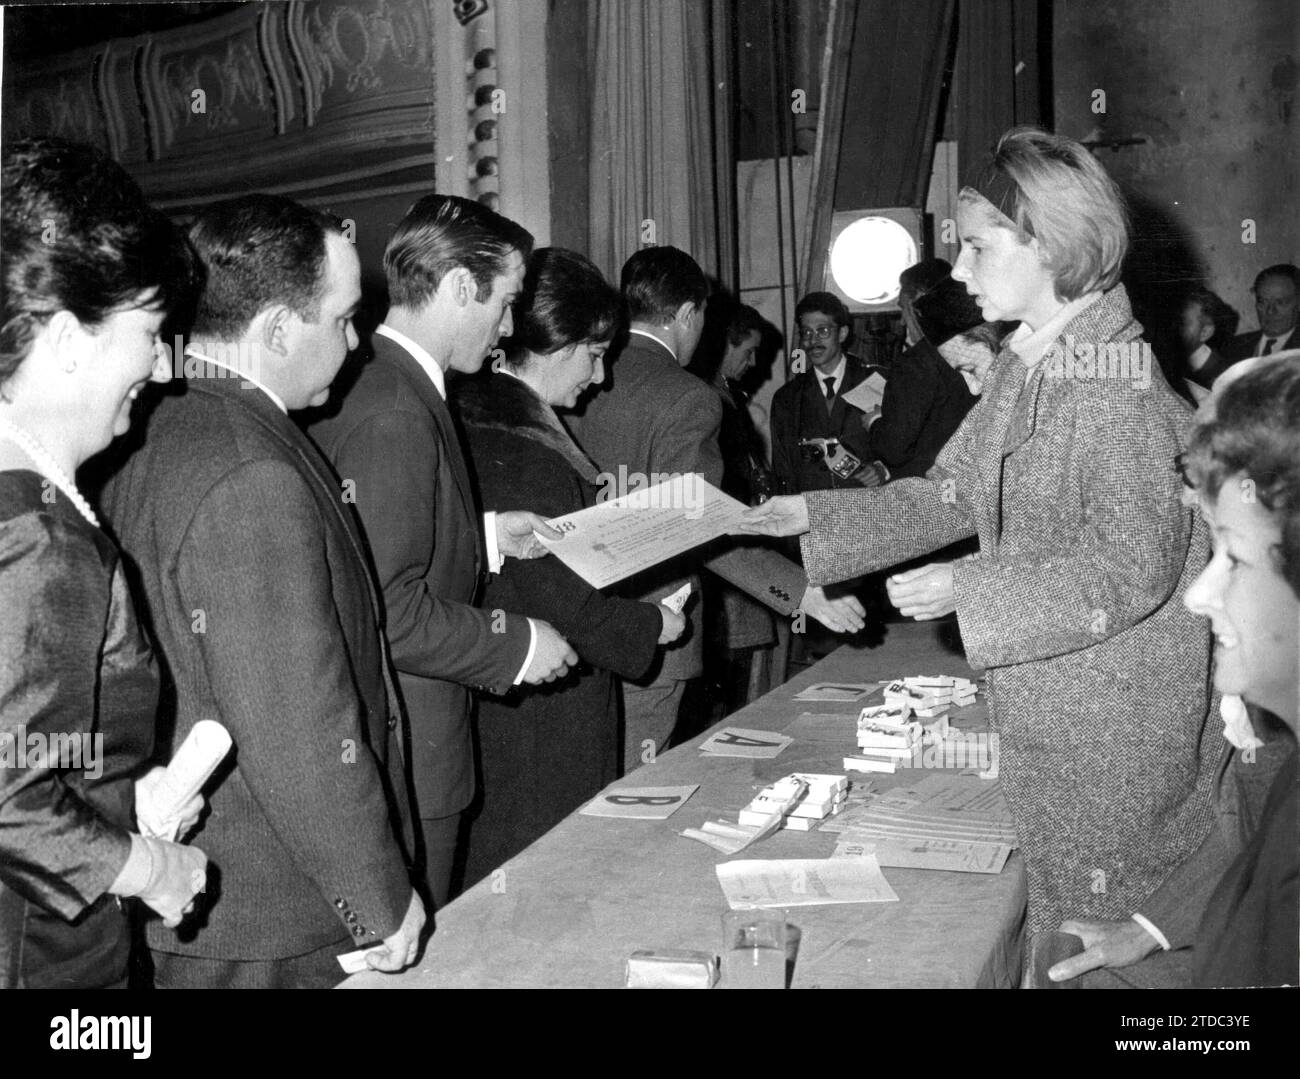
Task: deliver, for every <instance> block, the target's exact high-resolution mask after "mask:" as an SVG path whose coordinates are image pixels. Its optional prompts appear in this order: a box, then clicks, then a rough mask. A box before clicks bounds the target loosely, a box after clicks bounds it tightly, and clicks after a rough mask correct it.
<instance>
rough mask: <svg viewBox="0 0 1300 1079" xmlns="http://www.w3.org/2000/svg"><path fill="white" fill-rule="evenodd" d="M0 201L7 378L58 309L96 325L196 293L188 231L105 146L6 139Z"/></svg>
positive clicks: (178, 305) (1, 350)
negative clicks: (162, 209) (150, 198)
mask: <svg viewBox="0 0 1300 1079" xmlns="http://www.w3.org/2000/svg"><path fill="white" fill-rule="evenodd" d="M0 201H2V202H3V223H2V224H0V278H2V279H3V282H4V285H3V287H4V296H3V313H2V314H0V384H3V383H4V382H5V381H7V380H8V379H9V378H10V377H11V376H12V375H13V374H14V372H15V371H17V370H18V368H19V366H20V365H21V364H22V362H23V360H25V359H26V358H27V354H28V352H29V351H30V349H31V345H32V340H33V338H34V337H35V336H36V334H37V332H38V330H39V329H40V327H41V326H43V325H44V324H45V322H46V321H48V320H49V318H50V317H51V316H52V315H54V314H55V313H56V312H58V311H69V312H71V313H72V314H73V315H75V316H76V317H77V318H78V319H79V320H80V321H81V322H83V323H85V324H86V325H87V326H91V327H93V326H98V325H99V324H100V323H102V322H103V321H104V319H105V318H107V317H108V316H109V315H111V314H113V313H114V312H115V311H120V310H124V309H129V308H134V307H140V306H143V307H145V308H147V309H149V310H155V311H164V312H166V313H167V314H169V315H170V314H173V313H178V312H184V311H185V310H186V309H187V308H188V306H189V305H190V303H191V302H192V301H193V298H194V295H195V293H196V292H197V291H198V288H199V285H200V281H201V269H200V267H199V263H198V260H197V259H196V258H195V257H194V252H193V250H192V249H191V248H190V246H189V244H188V243H187V242H186V240H185V237H184V235H183V234H182V233H181V231H180V230H179V229H178V228H176V226H175V225H173V224H172V223H171V221H169V220H168V219H167V218H166V217H165V216H164V215H163V214H161V213H159V212H158V211H157V210H155V209H154V208H153V207H152V206H150V205H149V203H148V202H147V201H146V199H145V196H144V193H143V192H142V191H141V190H140V188H139V186H138V185H137V184H136V182H135V181H134V180H132V179H131V177H130V176H129V175H127V173H126V171H125V170H124V169H123V168H122V167H121V166H120V165H118V164H117V163H116V162H114V161H113V160H111V159H110V158H109V157H107V156H106V155H105V154H103V153H102V152H100V151H99V150H96V149H94V148H92V147H90V146H84V145H82V144H80V143H73V142H65V141H63V140H61V139H47V138H39V139H23V140H20V141H16V142H14V143H13V144H12V145H9V146H6V147H5V150H4V164H3V180H2V181H0Z"/></svg>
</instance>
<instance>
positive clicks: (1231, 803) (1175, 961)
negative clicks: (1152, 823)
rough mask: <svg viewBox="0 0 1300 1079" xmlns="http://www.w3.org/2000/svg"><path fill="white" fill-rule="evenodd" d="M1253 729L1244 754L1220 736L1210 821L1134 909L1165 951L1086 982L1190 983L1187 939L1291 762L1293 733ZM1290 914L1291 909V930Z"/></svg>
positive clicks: (1191, 952)
mask: <svg viewBox="0 0 1300 1079" xmlns="http://www.w3.org/2000/svg"><path fill="white" fill-rule="evenodd" d="M1255 731H1256V734H1258V735H1259V736H1260V737H1261V738H1262V740H1263V741H1264V745H1263V746H1261V747H1259V748H1258V749H1256V750H1255V751H1254V752H1251V753H1248V754H1246V753H1242V751H1241V750H1237V749H1232V747H1231V746H1230V744H1229V743H1227V742H1226V741H1225V742H1224V745H1223V751H1224V756H1223V761H1222V763H1221V764H1220V766H1219V772H1218V775H1217V776H1216V781H1215V788H1214V810H1215V826H1214V827H1213V828H1211V829H1210V832H1209V835H1207V836H1206V838H1205V841H1204V842H1203V843H1202V844H1201V845H1200V847H1199V848H1197V850H1196V851H1195V852H1194V853H1193V854H1192V855H1191V857H1189V858H1188V859H1187V860H1186V861H1184V862H1183V864H1182V865H1180V866H1178V867H1177V868H1176V869H1174V871H1173V872H1172V873H1170V874H1169V876H1168V877H1167V878H1166V879H1165V881H1164V883H1163V884H1161V885H1160V888H1159V889H1158V890H1157V891H1156V892H1155V894H1153V895H1152V896H1151V897H1150V898H1149V899H1147V900H1146V902H1144V903H1142V904H1141V905H1140V906H1139V907H1138V908H1137V911H1138V913H1139V914H1143V915H1145V916H1146V917H1147V918H1149V919H1150V920H1151V922H1152V924H1153V925H1155V926H1156V928H1157V929H1159V930H1160V931H1161V932H1162V933H1163V934H1164V935H1165V939H1166V940H1168V941H1169V945H1170V949H1171V950H1170V951H1167V952H1166V951H1156V952H1153V953H1152V954H1151V955H1150V956H1148V957H1147V958H1146V959H1143V960H1142V961H1140V962H1138V963H1133V964H1130V965H1129V966H1127V967H1116V968H1113V969H1102V970H1100V971H1096V972H1094V973H1093V974H1091V975H1088V976H1087V977H1086V979H1085V987H1086V988H1104V989H1108V988H1134V989H1177V988H1186V987H1189V986H1191V985H1192V984H1193V977H1194V975H1193V968H1194V965H1195V963H1196V960H1197V958H1198V957H1197V955H1196V951H1197V948H1194V947H1193V945H1194V944H1195V943H1196V938H1197V931H1198V928H1199V927H1200V924H1201V922H1202V919H1203V918H1205V917H1207V912H1208V911H1209V909H1210V904H1211V898H1212V896H1213V895H1214V893H1215V891H1216V889H1217V888H1218V887H1219V885H1220V883H1221V881H1222V880H1223V878H1224V874H1225V873H1226V872H1227V871H1228V869H1229V867H1230V866H1231V864H1232V862H1233V860H1234V859H1235V858H1236V857H1238V856H1239V855H1240V854H1241V853H1242V851H1243V850H1245V849H1246V848H1248V847H1249V846H1250V845H1251V843H1252V841H1253V840H1254V838H1255V836H1256V835H1257V834H1258V832H1259V830H1260V828H1261V827H1265V826H1266V825H1267V821H1266V818H1265V805H1266V803H1267V801H1268V798H1269V793H1270V791H1271V790H1272V788H1273V783H1274V781H1275V780H1276V778H1277V776H1278V774H1279V773H1280V772H1281V771H1282V770H1283V769H1284V768H1286V767H1287V766H1288V765H1289V766H1291V767H1294V764H1295V736H1294V735H1292V734H1291V732H1290V731H1287V730H1285V729H1278V730H1270V729H1267V728H1265V727H1263V726H1262V725H1261V724H1259V723H1258V722H1257V723H1256V727H1255ZM1295 915H1296V912H1295V911H1294V910H1293V911H1292V928H1293V930H1294V928H1295V922H1296V916H1295ZM1294 935H1295V934H1294V932H1293V933H1292V936H1293V937H1294Z"/></svg>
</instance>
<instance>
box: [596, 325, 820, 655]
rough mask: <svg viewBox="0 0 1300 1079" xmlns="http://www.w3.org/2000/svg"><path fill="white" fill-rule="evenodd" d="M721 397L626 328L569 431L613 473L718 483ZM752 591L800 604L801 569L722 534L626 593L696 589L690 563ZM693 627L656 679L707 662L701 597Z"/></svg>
mask: <svg viewBox="0 0 1300 1079" xmlns="http://www.w3.org/2000/svg"><path fill="white" fill-rule="evenodd" d="M721 425H722V401H721V399H720V398H719V397H718V394H717V391H716V390H714V389H713V388H712V387H711V386H709V385H708V384H707V383H705V382H704V381H702V380H701V379H699V378H697V377H696V376H695V375H693V374H691V373H690V372H689V371H685V370H683V369H682V367H681V366H680V365H679V364H678V363H677V361H676V359H674V358H673V355H672V353H671V352H669V351H668V349H666V348H665V347H664V346H663V345H661V344H659V343H658V342H657V341H653V340H651V339H649V338H647V337H642V336H640V335H638V334H633V335H632V336H631V338H630V339H629V341H628V343H627V346H626V347H625V348H624V349H623V351H622V352H621V353H620V354H619V356H618V358H617V359H616V360H615V361H614V362H613V363H612V364H611V365H610V375H609V378H608V380H607V385H606V386H605V387H603V388H602V390H601V391H600V392H599V393H597V394H596V395H595V397H593V398H592V399H591V401H590V402H588V404H587V407H586V411H585V412H584V414H583V415H582V416H581V417H580V418H579V419H578V420H576V422H575V423H574V434H575V437H576V438H577V440H578V443H579V444H580V445H581V446H582V448H583V449H584V450H585V451H586V452H587V454H588V456H590V457H591V459H592V460H593V461H595V463H596V464H597V465H598V466H599V467H600V468H601V469H602V472H603V474H604V476H605V478H606V479H607V480H609V481H611V482H615V481H616V480H617V477H618V476H619V475H620V470H621V474H623V475H634V474H639V475H641V476H645V477H650V478H653V476H654V474H656V473H661V474H663V473H687V472H699V473H702V474H703V475H704V478H705V479H706V480H708V482H709V483H711V484H712V485H713V486H714V487H721V485H722V473H723V464H722V454H721V451H720V450H719V447H718V431H719V428H720V427H721ZM701 564H702V565H703V566H704V568H705V569H708V570H709V571H711V572H712V573H715V574H717V575H718V576H719V577H721V578H722V579H723V580H725V581H727V582H728V583H730V584H733V585H735V586H736V587H737V588H739V589H740V590H741V591H743V592H745V593H747V594H748V595H750V596H753V597H754V598H755V599H757V600H759V601H760V602H762V603H764V604H765V605H766V606H768V607H770V608H771V609H772V610H774V611H776V612H777V613H778V614H780V615H782V616H789V615H790V614H792V613H793V612H794V611H795V609H796V608H797V607H798V605H799V602H800V600H801V599H802V598H803V594H804V592H805V591H806V590H807V587H808V578H807V577H806V576H805V575H804V572H803V570H801V569H800V568H799V567H798V566H797V565H795V564H794V563H793V562H791V561H790V560H789V559H788V558H786V557H785V556H784V555H780V554H778V553H777V552H775V551H773V550H771V549H769V548H767V547H765V546H764V545H762V544H755V543H747V542H739V543H738V542H736V541H734V540H724V541H721V542H720V543H719V544H711V545H709V546H708V547H706V548H705V549H704V552H703V554H702V553H701V552H700V551H688V552H687V553H686V554H685V555H683V556H682V557H680V558H676V559H672V560H670V561H668V562H665V563H663V564H662V565H660V566H656V567H655V568H654V569H652V570H648V571H646V573H644V574H639V575H638V576H637V577H636V579H635V582H634V584H633V585H632V586H631V587H630V589H629V591H627V592H626V593H625V594H629V595H633V596H634V597H635V598H637V599H646V600H654V601H658V600H660V599H663V597H664V596H667V595H668V594H669V593H671V592H674V591H676V590H677V589H678V588H680V587H681V586H682V585H683V584H685V583H686V582H687V581H691V582H692V585H693V593H696V592H698V591H699V578H698V576H696V571H697V567H699V566H700V565H701ZM687 611H688V613H689V615H690V622H691V624H690V631H689V634H686V635H684V638H683V639H682V640H679V641H678V642H677V643H676V644H675V645H670V646H669V647H667V648H666V649H664V651H663V652H662V656H663V662H662V667H661V668H660V669H659V670H655V669H654V668H652V674H653V675H654V676H655V677H658V678H662V679H686V678H694V677H695V676H696V675H698V674H700V673H701V671H702V670H703V669H704V664H703V635H704V633H703V630H704V626H703V621H702V604H700V603H694V604H692V605H691V606H690V607H688V608H687Z"/></svg>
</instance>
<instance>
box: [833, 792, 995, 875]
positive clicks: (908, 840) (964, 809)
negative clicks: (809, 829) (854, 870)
mask: <svg viewBox="0 0 1300 1079" xmlns="http://www.w3.org/2000/svg"><path fill="white" fill-rule="evenodd" d="M822 831H834V832H839V833H840V834H841V835H842V836H843V837H844V838H845V839H852V840H853V841H855V842H864V843H865V842H876V843H880V842H884V843H890V844H895V845H902V846H904V847H910V848H913V850H915V848H917V847H922V848H926V849H927V851H929V852H933V851H937V850H942V851H944V852H945V853H946V854H949V855H951V854H957V855H959V861H960V860H962V859H964V860H966V861H967V862H969V863H970V864H992V862H993V861H995V860H996V858H997V856H998V852H997V851H996V850H993V851H990V850H982V849H979V848H981V847H990V846H991V847H1006V848H1007V849H1008V851H1010V850H1014V849H1015V848H1016V847H1018V846H1019V845H1020V843H1019V840H1018V839H1017V838H1016V829H1015V825H1014V824H1013V823H1012V820H1011V811H1010V809H1009V808H1008V807H1007V804H1006V802H1005V800H1004V799H1003V797H1002V793H1001V791H1000V790H999V789H998V788H997V787H996V786H990V785H989V784H988V783H985V782H983V781H981V780H979V779H976V778H973V777H970V776H953V775H929V776H926V777H925V778H923V779H921V780H918V781H917V782H916V783H914V784H912V785H911V786H908V787H895V788H893V789H892V790H887V791H884V792H882V793H880V794H878V795H876V796H874V797H873V798H871V799H870V800H869V801H867V802H866V803H865V804H863V805H857V806H851V807H850V808H848V809H846V810H844V812H843V813H841V814H840V816H839V818H838V819H837V820H835V821H833V822H831V821H828V822H827V823H826V824H825V825H823V826H822ZM931 843H934V844H939V845H938V846H932V847H928V848H927V844H931ZM944 844H947V846H944ZM964 848H971V849H964ZM927 857H928V854H927ZM1005 861H1006V859H1005V858H1004V859H1003V862H1005ZM918 868H924V867H918ZM943 868H947V867H946V866H945V867H943ZM989 871H990V872H991V871H992V870H989Z"/></svg>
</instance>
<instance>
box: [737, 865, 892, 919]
mask: <svg viewBox="0 0 1300 1079" xmlns="http://www.w3.org/2000/svg"><path fill="white" fill-rule="evenodd" d="M714 870H715V872H716V873H717V874H718V883H719V884H721V885H722V892H723V894H724V895H725V896H726V897H727V902H728V903H729V904H730V905H731V909H732V910H742V909H744V908H746V907H820V906H825V905H827V904H831V903H897V902H898V895H897V894H896V893H895V892H894V889H893V888H891V887H890V886H889V881H887V880H885V876H884V874H883V873H881V872H880V866H878V865H877V864H876V860H875V858H873V857H871V856H869V855H868V856H867V857H864V858H797V859H789V860H784V861H762V860H752V861H749V860H746V861H739V862H723V863H722V864H721V865H717V866H714Z"/></svg>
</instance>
